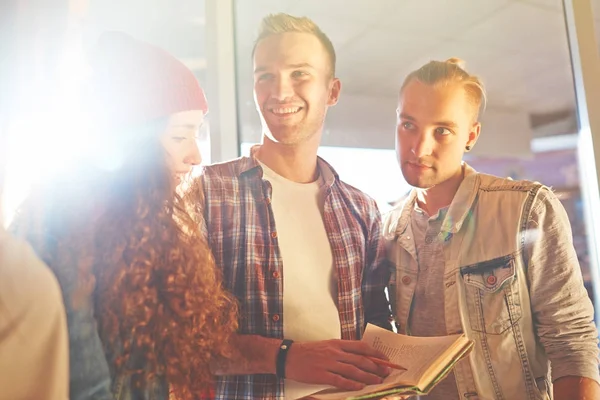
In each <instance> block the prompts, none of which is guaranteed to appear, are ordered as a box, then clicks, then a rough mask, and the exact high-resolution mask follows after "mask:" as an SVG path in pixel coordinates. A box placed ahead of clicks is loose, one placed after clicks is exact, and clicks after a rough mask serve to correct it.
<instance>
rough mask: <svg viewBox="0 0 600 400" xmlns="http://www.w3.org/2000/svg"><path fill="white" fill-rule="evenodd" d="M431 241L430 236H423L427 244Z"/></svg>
mask: <svg viewBox="0 0 600 400" xmlns="http://www.w3.org/2000/svg"><path fill="white" fill-rule="evenodd" d="M431 242H433V239H431V237H430V236H427V237H426V238H425V243H427V244H431Z"/></svg>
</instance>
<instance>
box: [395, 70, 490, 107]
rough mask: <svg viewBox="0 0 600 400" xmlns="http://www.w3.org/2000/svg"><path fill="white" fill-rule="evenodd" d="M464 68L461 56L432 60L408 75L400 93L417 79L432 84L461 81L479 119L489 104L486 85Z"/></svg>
mask: <svg viewBox="0 0 600 400" xmlns="http://www.w3.org/2000/svg"><path fill="white" fill-rule="evenodd" d="M464 68H465V62H464V61H463V60H461V59H459V58H449V59H448V60H446V61H430V62H428V63H427V64H425V65H423V66H422V67H421V68H419V69H417V70H415V71H413V72H411V73H410V74H408V75H407V76H406V78H405V79H404V83H402V87H401V88H400V93H402V92H403V91H404V88H405V87H406V86H407V85H408V84H409V83H410V82H412V81H413V80H415V79H416V80H418V81H419V82H422V83H424V84H427V85H432V86H435V85H440V84H449V83H460V84H462V85H463V86H464V88H465V91H466V93H467V96H468V98H469V100H471V102H472V103H473V105H474V106H475V107H476V108H477V115H476V119H477V118H479V115H480V114H481V113H482V112H483V111H484V110H485V107H486V104H487V96H486V93H485V87H484V86H483V82H482V81H481V79H480V78H479V77H477V76H475V75H471V74H469V73H468V72H467V71H465V69H464Z"/></svg>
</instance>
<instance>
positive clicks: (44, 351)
mask: <svg viewBox="0 0 600 400" xmlns="http://www.w3.org/2000/svg"><path fill="white" fill-rule="evenodd" d="M68 398H69V338H68V334H67V322H66V315H65V309H64V305H63V300H62V295H61V292H60V287H59V285H58V282H57V281H56V278H55V277H54V274H53V273H52V272H51V271H50V270H49V269H48V267H47V266H46V265H45V264H44V263H43V262H42V261H40V259H39V258H38V257H37V256H36V255H35V253H34V252H33V250H32V249H31V247H30V246H29V245H28V244H27V243H25V242H22V241H19V240H17V239H15V238H13V237H12V236H11V235H9V234H8V233H7V232H6V231H5V230H4V229H2V227H0V399H1V400H16V399H22V400H29V399H31V400H34V399H35V400H46V399H47V400H66V399H68Z"/></svg>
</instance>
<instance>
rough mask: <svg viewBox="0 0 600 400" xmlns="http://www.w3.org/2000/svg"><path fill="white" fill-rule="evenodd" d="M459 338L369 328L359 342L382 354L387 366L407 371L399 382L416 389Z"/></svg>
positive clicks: (456, 336)
mask: <svg viewBox="0 0 600 400" xmlns="http://www.w3.org/2000/svg"><path fill="white" fill-rule="evenodd" d="M459 336H460V335H452V336H439V337H415V336H406V335H401V334H398V333H394V332H390V331H388V330H385V329H383V328H380V327H378V326H375V325H370V324H369V325H367V329H366V331H365V334H364V337H363V341H365V342H367V343H369V344H370V345H371V346H372V347H373V348H374V349H376V350H379V351H381V352H382V353H383V354H385V355H386V356H387V357H388V358H389V359H390V362H391V363H394V364H398V365H400V366H402V367H404V368H406V369H407V371H405V372H404V373H403V374H402V378H401V379H402V381H405V382H406V383H407V384H410V385H417V384H418V383H419V380H420V379H421V377H422V376H423V374H424V373H425V372H426V371H427V369H428V368H429V367H430V366H431V364H433V363H434V362H435V361H436V360H437V359H438V358H439V357H440V356H441V355H442V354H443V353H444V351H445V350H446V349H448V348H449V347H451V346H452V344H453V343H454V342H455V341H456V340H457V339H458V337H459Z"/></svg>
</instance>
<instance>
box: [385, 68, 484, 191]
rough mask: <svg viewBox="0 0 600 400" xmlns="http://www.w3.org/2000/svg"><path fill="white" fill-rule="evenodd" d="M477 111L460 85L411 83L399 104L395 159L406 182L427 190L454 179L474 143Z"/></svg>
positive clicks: (478, 127)
mask: <svg viewBox="0 0 600 400" xmlns="http://www.w3.org/2000/svg"><path fill="white" fill-rule="evenodd" d="M476 111H477V110H476V108H475V106H474V105H473V104H472V103H470V102H469V99H468V97H467V94H466V92H465V89H464V87H463V86H461V85H460V84H453V83H450V84H448V85H438V86H430V85H426V84H424V83H421V82H420V81H418V80H413V81H411V82H410V83H409V84H408V85H407V86H406V87H405V88H404V91H403V92H402V93H400V98H399V104H398V122H397V129H396V155H397V157H398V162H399V164H400V168H401V169H402V174H403V175H404V179H406V181H407V182H408V183H409V184H410V185H412V186H414V187H417V188H422V189H427V188H430V187H432V186H435V185H439V184H441V183H443V182H445V181H446V180H448V179H449V178H451V177H453V176H455V175H456V174H457V173H458V171H459V170H460V168H461V162H462V157H463V154H464V151H465V146H467V145H471V146H472V145H473V144H474V143H475V141H476V140H477V137H478V135H479V130H480V124H479V123H477V122H474V121H475V119H476Z"/></svg>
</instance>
